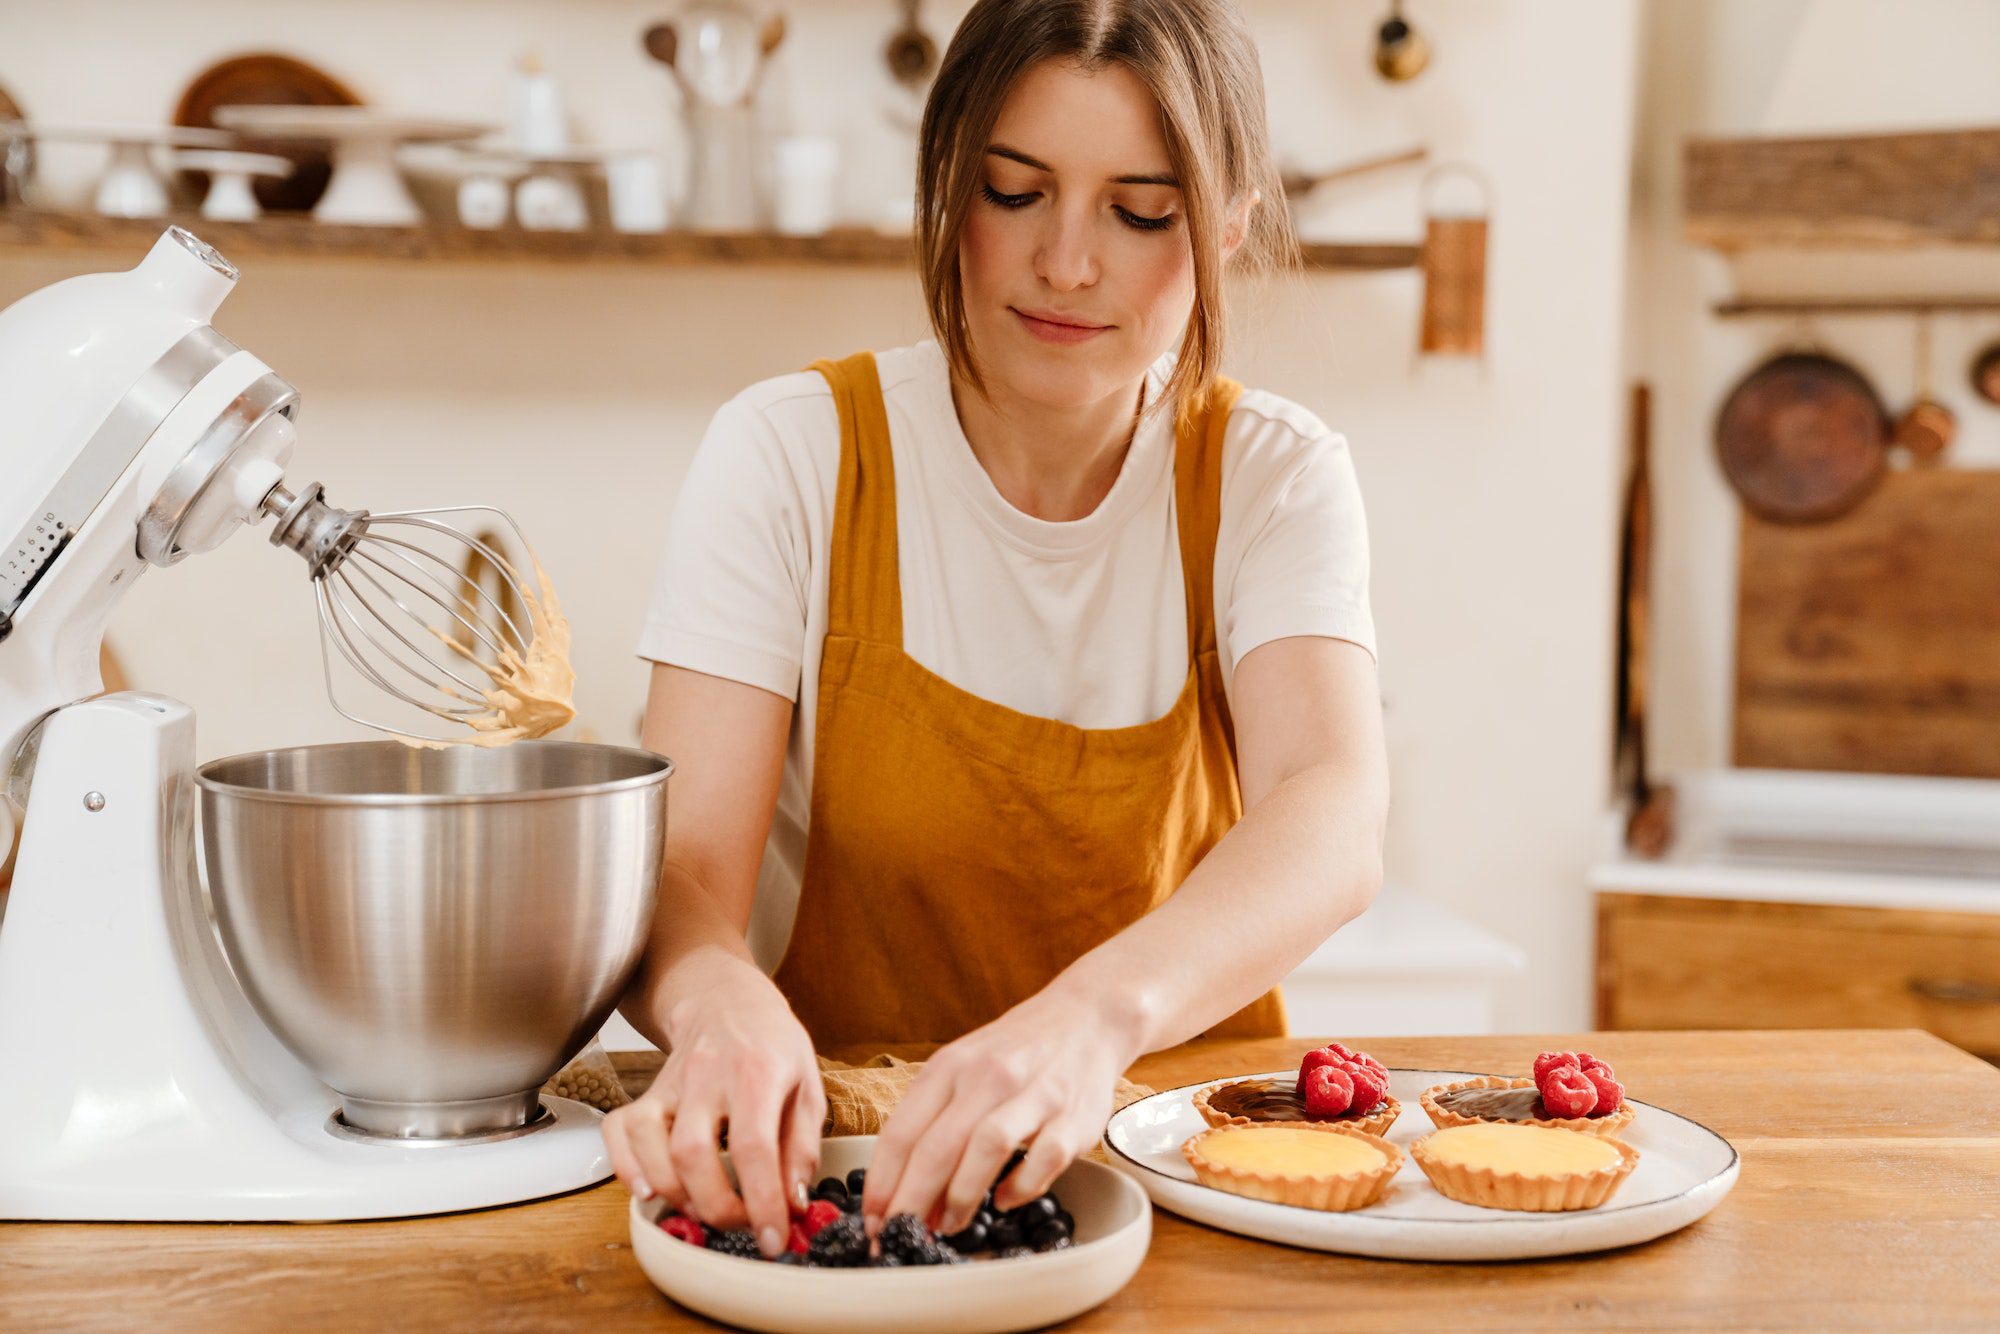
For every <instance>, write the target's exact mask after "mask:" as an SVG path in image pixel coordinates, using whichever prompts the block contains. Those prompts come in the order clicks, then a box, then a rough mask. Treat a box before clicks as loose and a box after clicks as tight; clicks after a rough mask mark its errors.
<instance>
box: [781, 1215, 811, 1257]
mask: <svg viewBox="0 0 2000 1334" xmlns="http://www.w3.org/2000/svg"><path fill="white" fill-rule="evenodd" d="M810 1245H812V1233H810V1232H808V1231H806V1224H805V1220H804V1219H803V1218H794V1219H793V1220H792V1227H791V1234H790V1235H789V1236H787V1237H786V1238H785V1250H786V1252H787V1253H789V1254H792V1255H804V1254H805V1253H806V1248H807V1247H808V1246H810Z"/></svg>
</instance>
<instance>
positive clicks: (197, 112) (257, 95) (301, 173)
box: [173, 52, 361, 213]
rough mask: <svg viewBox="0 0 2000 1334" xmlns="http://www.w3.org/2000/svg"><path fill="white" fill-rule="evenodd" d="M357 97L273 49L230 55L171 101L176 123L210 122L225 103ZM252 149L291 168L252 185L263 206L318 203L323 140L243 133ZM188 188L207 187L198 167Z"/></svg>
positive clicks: (286, 209) (293, 207)
mask: <svg viewBox="0 0 2000 1334" xmlns="http://www.w3.org/2000/svg"><path fill="white" fill-rule="evenodd" d="M360 105H361V99H360V98H359V97H357V96H356V95H355V93H354V91H353V90H352V89H351V88H349V87H348V86H347V85H346V84H344V83H342V82H341V81H340V80H339V79H336V78H334V77H333V76H332V75H331V74H328V73H327V72H326V71H324V70H322V69H319V68H318V67H317V66H314V65H310V64H308V63H307V62H305V61H303V60H297V59H294V58H293V57H291V56H281V55H276V54H273V53H271V52H255V53H252V54H250V55H242V56H232V57H230V58H229V59H228V60H224V61H220V62H218V63H216V64H214V65H211V66H209V67H208V68H207V69H205V70H203V71H202V72H201V73H199V74H197V75H195V77H194V79H193V80H192V81H191V82H190V83H189V84H188V86H187V88H186V89H185V90H184V91H183V92H182V93H181V96H180V101H179V103H178V104H177V105H176V106H175V107H174V117H173V119H174V124H176V125H187V126H193V127H196V128H213V127H214V126H215V124H216V120H215V111H216V108H218V107H224V106H313V107H351V106H360ZM240 146H241V147H242V148H244V149H246V150H248V151H250V152H254V153H274V154H276V155H277V156H279V157H283V158H288V159H290V161H291V163H292V174H291V175H290V176H287V177H283V178H280V179H273V178H268V177H267V178H263V179H260V180H258V181H257V182H255V184H254V185H253V186H252V187H251V188H252V190H253V191H254V192H255V194H256V196H257V202H258V204H259V205H261V206H262V207H263V208H265V209H268V210H271V211H273V212H281V213H304V212H307V211H308V210H310V209H311V208H312V207H313V206H314V205H315V204H317V203H319V200H320V196H321V195H323V194H325V193H326V187H327V182H328V181H330V180H331V179H332V178H333V154H332V152H331V151H330V149H329V148H328V146H327V145H326V144H324V143H318V142H314V141H312V140H304V139H272V140H265V139H259V138H256V137H255V136H245V137H244V138H243V140H242V143H241V145H240ZM186 184H187V187H188V189H189V190H190V192H199V191H200V190H202V189H203V188H205V186H206V184H207V182H206V181H204V180H203V179H202V177H201V174H200V173H198V172H197V173H192V174H191V175H190V176H189V177H188V178H187V180H186Z"/></svg>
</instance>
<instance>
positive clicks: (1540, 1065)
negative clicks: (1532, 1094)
mask: <svg viewBox="0 0 2000 1334" xmlns="http://www.w3.org/2000/svg"><path fill="white" fill-rule="evenodd" d="M1559 1065H1573V1066H1576V1067H1577V1068H1578V1069H1582V1068H1583V1059H1582V1058H1581V1057H1580V1056H1578V1055H1577V1054H1576V1053H1575V1052H1573V1051H1545V1052H1543V1053H1542V1054H1541V1055H1540V1056H1537V1057H1536V1058H1535V1083H1537V1084H1540V1083H1541V1082H1542V1076H1543V1075H1544V1074H1546V1073H1548V1072H1549V1071H1550V1070H1553V1069H1554V1068H1555V1067H1557V1066H1559Z"/></svg>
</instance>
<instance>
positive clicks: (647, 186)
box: [604, 153, 667, 233]
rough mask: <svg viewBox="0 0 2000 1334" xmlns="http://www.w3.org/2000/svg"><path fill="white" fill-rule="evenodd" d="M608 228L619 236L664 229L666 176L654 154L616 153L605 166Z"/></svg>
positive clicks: (665, 226) (657, 157)
mask: <svg viewBox="0 0 2000 1334" xmlns="http://www.w3.org/2000/svg"><path fill="white" fill-rule="evenodd" d="M604 182H605V189H606V193H607V195H608V197H609V199H610V203H611V225H612V226H613V227H614V228H616V229H617V230H618V231H621V232H633V233H645V232H664V231H665V230H666V229H667V175H666V169H665V168H664V167H663V166H662V165H661V163H660V158H659V155H658V154H656V153H617V154H614V155H613V156H611V157H610V158H607V159H606V160H605V163H604Z"/></svg>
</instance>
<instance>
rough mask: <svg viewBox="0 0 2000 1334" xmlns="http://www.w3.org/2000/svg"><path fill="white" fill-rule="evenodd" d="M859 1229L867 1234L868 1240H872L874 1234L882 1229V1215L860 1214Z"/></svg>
mask: <svg viewBox="0 0 2000 1334" xmlns="http://www.w3.org/2000/svg"><path fill="white" fill-rule="evenodd" d="M861 1230H862V1232H864V1233H865V1234H866V1235H867V1237H868V1239H869V1240H870V1241H873V1240H874V1239H875V1234H876V1233H877V1232H880V1231H881V1230H882V1215H880V1214H871V1213H863V1214H862V1215H861Z"/></svg>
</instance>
